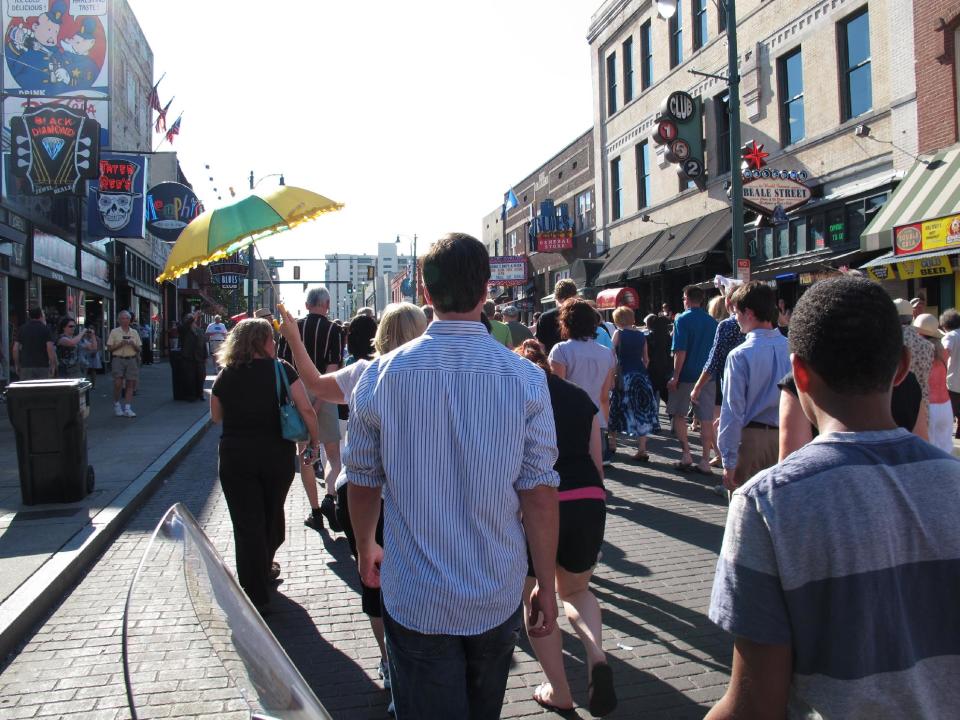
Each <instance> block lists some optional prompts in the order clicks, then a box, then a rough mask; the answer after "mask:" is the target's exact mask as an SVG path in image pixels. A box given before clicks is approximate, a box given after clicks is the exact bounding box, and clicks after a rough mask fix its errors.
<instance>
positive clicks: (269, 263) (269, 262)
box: [267, 258, 283, 268]
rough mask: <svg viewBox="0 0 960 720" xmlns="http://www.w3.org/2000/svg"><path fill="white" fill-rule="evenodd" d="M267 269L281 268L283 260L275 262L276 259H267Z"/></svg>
mask: <svg viewBox="0 0 960 720" xmlns="http://www.w3.org/2000/svg"><path fill="white" fill-rule="evenodd" d="M267 267H268V268H282V267H283V260H277V259H276V258H267Z"/></svg>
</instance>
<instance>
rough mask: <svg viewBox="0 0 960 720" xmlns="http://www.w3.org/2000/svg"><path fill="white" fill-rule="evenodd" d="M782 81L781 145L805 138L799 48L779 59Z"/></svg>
mask: <svg viewBox="0 0 960 720" xmlns="http://www.w3.org/2000/svg"><path fill="white" fill-rule="evenodd" d="M777 76H778V78H779V82H780V86H779V87H780V91H779V92H780V145H781V146H782V147H786V146H787V145H793V144H794V143H798V142H800V141H801V140H803V136H804V127H803V126H804V123H803V55H802V54H801V52H800V48H797V49H796V50H794V51H793V52H791V53H790V54H789V55H784V56H783V57H782V58H780V59H779V60H778V61H777Z"/></svg>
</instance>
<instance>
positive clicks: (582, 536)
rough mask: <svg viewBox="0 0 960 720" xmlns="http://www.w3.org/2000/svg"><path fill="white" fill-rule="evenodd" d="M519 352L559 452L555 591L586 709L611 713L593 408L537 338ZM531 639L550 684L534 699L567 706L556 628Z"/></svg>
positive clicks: (602, 508) (526, 596) (530, 577)
mask: <svg viewBox="0 0 960 720" xmlns="http://www.w3.org/2000/svg"><path fill="white" fill-rule="evenodd" d="M517 354H518V355H521V356H523V357H525V358H526V359H527V360H529V361H530V362H532V363H534V364H535V365H538V366H539V367H541V368H543V370H544V372H546V373H547V385H548V387H549V389H550V402H551V404H552V406H553V417H554V423H555V424H556V429H557V448H558V450H559V452H560V455H559V457H558V458H557V462H556V465H554V470H556V471H557V473H558V474H559V475H560V487H559V488H558V490H559V493H558V495H559V498H558V499H559V501H560V535H559V542H558V544H557V592H558V593H559V594H560V599H561V600H562V601H563V607H564V610H565V611H566V615H567V620H569V621H570V624H571V625H572V626H573V627H574V629H576V631H577V635H579V636H580V640H581V642H583V647H584V650H585V651H586V653H587V669H588V673H589V677H590V688H589V693H590V704H589V709H590V713H591V714H592V715H593V716H594V717H600V716H602V715H606V714H608V713H610V712H612V711H613V709H614V708H615V707H616V706H617V696H616V693H615V692H614V688H613V674H612V673H611V671H610V666H609V665H608V664H607V662H606V656H605V655H604V653H603V649H602V647H603V645H602V642H601V631H602V623H601V619H600V605H599V603H598V602H597V599H596V598H595V597H594V595H593V593H592V592H590V577H591V576H592V575H593V568H594V565H595V564H596V562H597V554H598V553H599V552H600V545H601V544H602V543H603V531H604V525H605V522H606V514H607V509H606V492H605V491H604V489H603V465H602V464H601V455H602V451H601V445H600V424H599V422H598V420H597V407H596V405H594V404H593V401H592V400H591V399H590V396H589V395H587V393H586V392H585V391H583V390H581V389H580V388H579V387H577V386H576V385H574V384H573V383H570V382H567V381H566V380H562V379H560V378H558V377H556V376H555V375H553V374H552V373H551V372H550V366H549V363H548V362H547V356H546V355H545V354H544V352H543V347H542V346H541V345H540V343H539V342H537V341H536V340H525V341H524V342H523V344H522V345H521V346H520V347H519V348H518V349H517ZM527 558H528V565H529V568H530V569H529V570H528V571H527V582H526V586H525V587H524V593H523V603H524V607H525V609H526V613H524V617H525V618H529V616H530V595H531V593H532V591H533V588H534V587H535V586H536V579H535V578H534V573H533V563H532V561H531V560H530V559H529V552H528V555H527ZM530 644H531V645H532V646H533V650H534V652H535V653H536V655H537V659H538V660H539V661H540V666H541V667H542V668H543V672H544V674H545V675H546V676H547V681H548V682H545V683H542V684H541V685H538V686H537V688H536V690H535V691H534V693H533V699H534V700H536V701H537V702H538V703H539V704H540V705H542V706H543V707H545V708H547V709H548V710H561V711H562V710H568V709H570V708H572V707H573V696H572V694H571V693H570V686H569V684H568V683H567V676H566V673H565V672H564V669H563V652H562V650H563V638H562V636H561V635H560V629H559V628H554V631H553V632H552V633H551V634H550V635H548V636H547V637H541V638H535V637H532V636H530Z"/></svg>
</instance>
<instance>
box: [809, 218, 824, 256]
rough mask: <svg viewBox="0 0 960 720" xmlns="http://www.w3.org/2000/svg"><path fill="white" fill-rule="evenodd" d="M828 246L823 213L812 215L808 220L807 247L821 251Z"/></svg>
mask: <svg viewBox="0 0 960 720" xmlns="http://www.w3.org/2000/svg"><path fill="white" fill-rule="evenodd" d="M826 246H827V238H826V233H825V232H824V224H823V213H818V214H816V215H811V216H809V217H808V218H807V247H808V248H809V249H810V250H819V249H820V248H823V247H826Z"/></svg>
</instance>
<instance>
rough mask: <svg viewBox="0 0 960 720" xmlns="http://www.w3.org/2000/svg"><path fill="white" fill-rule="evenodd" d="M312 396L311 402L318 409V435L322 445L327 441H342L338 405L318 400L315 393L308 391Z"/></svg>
mask: <svg viewBox="0 0 960 720" xmlns="http://www.w3.org/2000/svg"><path fill="white" fill-rule="evenodd" d="M307 396H308V397H309V398H310V404H311V405H313V409H314V410H316V411H317V428H318V432H317V437H318V438H319V439H320V444H321V445H326V444H327V443H332V442H335V443H339V442H340V416H339V414H338V413H337V406H336V405H334V404H333V403H328V402H323V401H322V400H317V399H316V398H315V397H313V395H310V393H307Z"/></svg>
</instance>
